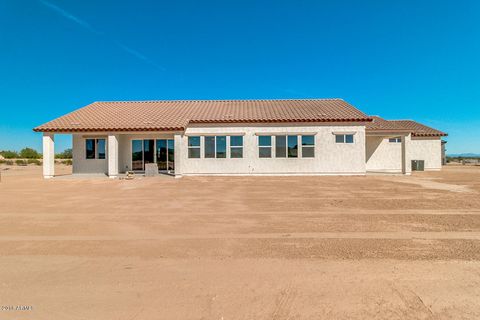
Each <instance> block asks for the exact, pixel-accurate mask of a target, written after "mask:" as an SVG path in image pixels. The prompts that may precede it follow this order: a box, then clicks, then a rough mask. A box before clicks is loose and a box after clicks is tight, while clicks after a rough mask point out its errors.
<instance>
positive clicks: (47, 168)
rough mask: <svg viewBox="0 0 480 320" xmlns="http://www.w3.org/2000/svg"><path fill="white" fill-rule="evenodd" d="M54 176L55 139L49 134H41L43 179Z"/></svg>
mask: <svg viewBox="0 0 480 320" xmlns="http://www.w3.org/2000/svg"><path fill="white" fill-rule="evenodd" d="M54 175H55V139H54V134H53V133H50V132H44V133H43V177H44V178H45V179H50V178H53V176H54Z"/></svg>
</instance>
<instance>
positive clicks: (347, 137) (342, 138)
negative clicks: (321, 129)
mask: <svg viewBox="0 0 480 320" xmlns="http://www.w3.org/2000/svg"><path fill="white" fill-rule="evenodd" d="M335 142H336V143H353V134H335Z"/></svg>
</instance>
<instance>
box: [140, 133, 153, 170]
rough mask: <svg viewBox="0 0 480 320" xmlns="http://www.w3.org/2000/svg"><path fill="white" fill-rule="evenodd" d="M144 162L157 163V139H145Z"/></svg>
mask: <svg viewBox="0 0 480 320" xmlns="http://www.w3.org/2000/svg"><path fill="white" fill-rule="evenodd" d="M143 163H144V168H143V169H144V170H145V164H147V163H155V140H143Z"/></svg>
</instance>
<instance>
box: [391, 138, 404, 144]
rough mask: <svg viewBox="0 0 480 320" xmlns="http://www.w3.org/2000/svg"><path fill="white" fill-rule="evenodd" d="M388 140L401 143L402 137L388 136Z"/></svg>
mask: <svg viewBox="0 0 480 320" xmlns="http://www.w3.org/2000/svg"><path fill="white" fill-rule="evenodd" d="M388 142H391V143H401V142H402V138H401V137H395V138H390V139H388Z"/></svg>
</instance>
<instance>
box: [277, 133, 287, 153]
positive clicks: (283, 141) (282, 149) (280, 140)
mask: <svg viewBox="0 0 480 320" xmlns="http://www.w3.org/2000/svg"><path fill="white" fill-rule="evenodd" d="M275 157H276V158H286V157H287V136H275Z"/></svg>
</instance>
